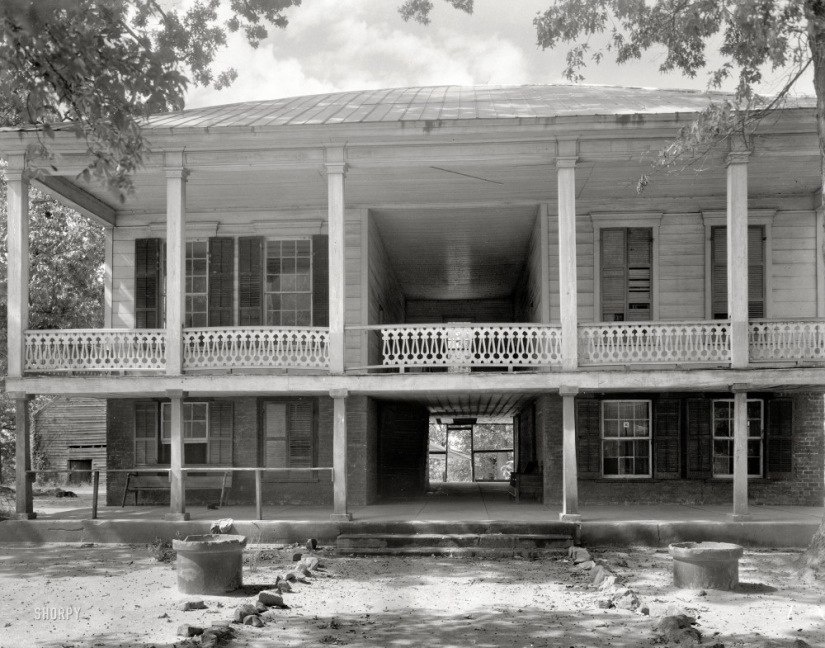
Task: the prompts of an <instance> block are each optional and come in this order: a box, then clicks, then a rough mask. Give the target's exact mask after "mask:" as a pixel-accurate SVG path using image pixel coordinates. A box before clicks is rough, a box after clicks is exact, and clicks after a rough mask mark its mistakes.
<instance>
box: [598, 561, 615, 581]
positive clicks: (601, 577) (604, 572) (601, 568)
mask: <svg viewBox="0 0 825 648" xmlns="http://www.w3.org/2000/svg"><path fill="white" fill-rule="evenodd" d="M610 576H613V572H611V571H610V569H609V568H608V567H606V566H605V565H596V567H595V569H594V570H593V584H594V585H601V584H602V583H603V582H604V581H605V579H607V578H609V577H610ZM613 581H614V582H615V581H616V579H615V577H614V578H613Z"/></svg>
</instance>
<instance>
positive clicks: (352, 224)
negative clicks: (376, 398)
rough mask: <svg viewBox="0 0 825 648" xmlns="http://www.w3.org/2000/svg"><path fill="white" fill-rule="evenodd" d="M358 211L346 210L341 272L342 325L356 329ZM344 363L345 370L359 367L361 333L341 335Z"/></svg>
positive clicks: (359, 253)
mask: <svg viewBox="0 0 825 648" xmlns="http://www.w3.org/2000/svg"><path fill="white" fill-rule="evenodd" d="M361 227H362V222H361V212H360V211H359V210H352V211H347V213H346V222H345V223H344V269H345V272H346V277H345V284H344V324H345V325H346V326H358V325H360V324H361V323H362V322H361V301H362V299H363V293H362V288H361V257H362V255H363V253H364V251H363V250H362V249H361ZM344 343H345V350H344V356H345V362H346V366H348V367H359V366H362V365H363V359H362V351H361V348H362V344H363V334H362V333H361V332H360V331H346V334H345V339H344Z"/></svg>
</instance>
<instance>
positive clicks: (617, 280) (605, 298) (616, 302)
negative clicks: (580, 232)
mask: <svg viewBox="0 0 825 648" xmlns="http://www.w3.org/2000/svg"><path fill="white" fill-rule="evenodd" d="M626 253H627V244H626V241H625V230H624V229H603V230H602V277H601V279H602V321H604V322H618V321H623V320H624V319H625V308H626V305H627V256H626Z"/></svg>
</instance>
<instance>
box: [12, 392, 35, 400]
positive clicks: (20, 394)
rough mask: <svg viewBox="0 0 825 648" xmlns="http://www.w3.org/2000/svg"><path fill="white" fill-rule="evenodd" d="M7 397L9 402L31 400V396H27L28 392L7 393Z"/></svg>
mask: <svg viewBox="0 0 825 648" xmlns="http://www.w3.org/2000/svg"><path fill="white" fill-rule="evenodd" d="M6 396H8V398H9V400H31V399H32V396H31V394H27V393H26V392H6Z"/></svg>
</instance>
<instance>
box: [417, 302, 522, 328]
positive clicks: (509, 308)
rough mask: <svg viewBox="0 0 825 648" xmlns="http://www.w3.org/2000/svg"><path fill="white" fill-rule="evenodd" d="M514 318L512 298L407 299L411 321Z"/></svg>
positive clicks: (484, 321) (504, 320) (488, 321)
mask: <svg viewBox="0 0 825 648" xmlns="http://www.w3.org/2000/svg"><path fill="white" fill-rule="evenodd" d="M514 321H519V320H515V319H514V311H513V300H512V299H451V300H447V301H441V300H435V299H411V300H409V301H407V323H408V324H443V323H444V322H473V323H476V324H505V323H509V322H514Z"/></svg>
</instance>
